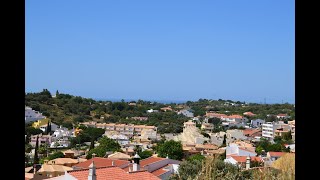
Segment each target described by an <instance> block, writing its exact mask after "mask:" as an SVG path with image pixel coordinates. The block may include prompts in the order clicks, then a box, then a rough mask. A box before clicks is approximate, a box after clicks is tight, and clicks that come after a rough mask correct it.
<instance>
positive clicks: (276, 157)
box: [267, 151, 287, 161]
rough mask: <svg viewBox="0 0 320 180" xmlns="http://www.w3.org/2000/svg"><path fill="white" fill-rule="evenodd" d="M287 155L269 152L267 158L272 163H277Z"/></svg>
mask: <svg viewBox="0 0 320 180" xmlns="http://www.w3.org/2000/svg"><path fill="white" fill-rule="evenodd" d="M285 154H287V152H273V151H269V152H267V158H269V159H270V160H271V161H275V160H277V159H279V158H280V157H281V156H283V155H285Z"/></svg>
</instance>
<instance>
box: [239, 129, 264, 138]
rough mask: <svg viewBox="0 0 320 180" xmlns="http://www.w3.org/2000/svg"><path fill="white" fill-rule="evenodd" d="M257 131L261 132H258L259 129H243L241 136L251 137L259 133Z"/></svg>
mask: <svg viewBox="0 0 320 180" xmlns="http://www.w3.org/2000/svg"><path fill="white" fill-rule="evenodd" d="M259 131H261V130H259V129H244V130H243V135H245V136H251V135H253V134H255V133H257V132H259Z"/></svg>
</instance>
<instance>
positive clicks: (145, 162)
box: [140, 156, 166, 167]
mask: <svg viewBox="0 0 320 180" xmlns="http://www.w3.org/2000/svg"><path fill="white" fill-rule="evenodd" d="M164 159H166V158H160V157H152V156H151V157H148V158H146V159H143V160H141V161H140V166H141V167H144V166H145V165H148V164H151V163H154V162H158V161H162V160H164Z"/></svg>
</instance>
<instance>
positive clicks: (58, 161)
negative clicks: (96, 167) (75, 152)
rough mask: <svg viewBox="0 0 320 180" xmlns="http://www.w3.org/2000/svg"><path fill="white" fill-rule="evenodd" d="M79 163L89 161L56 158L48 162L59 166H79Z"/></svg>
mask: <svg viewBox="0 0 320 180" xmlns="http://www.w3.org/2000/svg"><path fill="white" fill-rule="evenodd" d="M78 161H79V162H84V161H87V159H83V158H79V160H78V159H72V158H56V159H53V160H51V161H48V164H58V165H63V164H77V163H78Z"/></svg>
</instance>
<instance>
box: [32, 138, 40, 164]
mask: <svg viewBox="0 0 320 180" xmlns="http://www.w3.org/2000/svg"><path fill="white" fill-rule="evenodd" d="M38 148H39V135H37V141H36V147H35V149H34V158H33V164H39V157H38Z"/></svg>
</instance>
